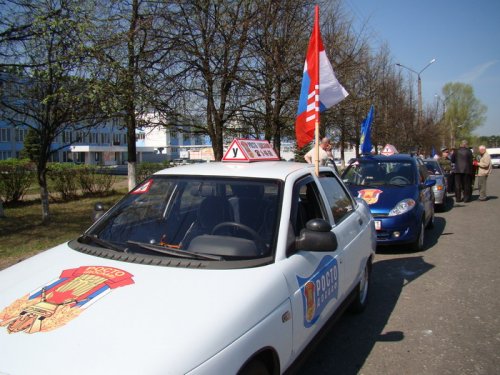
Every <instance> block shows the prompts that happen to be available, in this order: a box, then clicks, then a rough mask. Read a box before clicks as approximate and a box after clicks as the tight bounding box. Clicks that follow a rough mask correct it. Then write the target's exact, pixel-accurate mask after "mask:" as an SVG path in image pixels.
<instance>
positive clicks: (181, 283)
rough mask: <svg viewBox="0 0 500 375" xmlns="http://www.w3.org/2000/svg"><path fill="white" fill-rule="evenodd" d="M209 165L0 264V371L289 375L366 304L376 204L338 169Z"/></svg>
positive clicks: (148, 186) (177, 174)
mask: <svg viewBox="0 0 500 375" xmlns="http://www.w3.org/2000/svg"><path fill="white" fill-rule="evenodd" d="M319 174H320V176H319V177H317V176H316V175H315V173H314V167H313V166H310V165H307V164H303V163H291V162H273V161H267V162H258V163H239V164H238V163H234V162H233V163H205V164H193V165H188V166H181V167H175V168H169V169H165V170H163V171H160V172H157V173H156V174H154V175H153V176H152V177H150V178H147V179H146V180H145V181H144V182H142V183H141V184H139V186H137V187H136V188H135V189H133V190H132V191H131V192H130V193H129V194H127V195H126V196H125V197H124V198H123V199H122V200H120V201H119V202H118V203H117V204H116V205H115V206H114V207H112V208H111V209H110V210H109V211H107V212H106V213H105V214H104V215H103V216H102V217H101V218H100V219H99V220H98V221H96V222H95V223H94V224H93V225H92V226H91V227H90V228H89V229H88V230H87V231H86V232H85V233H84V234H83V235H81V236H80V237H79V238H77V239H75V240H72V241H69V242H68V243H64V244H62V245H60V246H57V247H55V248H53V249H50V250H47V251H45V252H43V253H40V254H39V255H36V256H34V257H32V258H29V259H27V260H25V261H23V262H21V263H18V264H16V265H14V266H12V267H10V268H7V269H5V270H3V271H1V272H0V347H1V348H2V349H1V358H2V359H1V361H0V373H8V374H67V373H71V374H72V375H75V374H106V373H109V374H237V373H239V374H279V373H283V372H284V371H285V370H286V369H287V368H289V367H290V365H291V364H292V363H293V362H294V361H295V359H296V358H297V357H298V356H299V354H300V353H301V352H302V351H303V350H304V348H306V346H307V345H308V343H309V342H310V341H311V340H312V339H313V337H314V336H315V335H316V334H317V333H318V332H319V331H320V330H321V329H322V328H323V327H324V326H325V324H326V323H327V321H329V320H330V318H332V317H333V316H334V315H335V316H337V315H338V314H340V313H341V312H343V311H344V309H345V308H346V307H349V308H350V309H351V310H353V311H362V310H363V309H364V307H365V306H366V303H367V301H368V294H369V291H370V288H369V281H370V274H371V270H372V261H373V257H374V251H375V246H376V241H375V228H374V221H373V218H372V216H371V214H370V210H369V208H368V205H367V204H366V203H365V202H364V201H362V200H357V199H353V198H352V196H351V195H350V194H349V192H348V190H347V189H346V187H345V186H344V185H343V184H342V182H341V181H340V179H339V177H338V176H337V175H336V174H335V173H334V172H333V170H332V169H331V168H328V167H320V172H319Z"/></svg>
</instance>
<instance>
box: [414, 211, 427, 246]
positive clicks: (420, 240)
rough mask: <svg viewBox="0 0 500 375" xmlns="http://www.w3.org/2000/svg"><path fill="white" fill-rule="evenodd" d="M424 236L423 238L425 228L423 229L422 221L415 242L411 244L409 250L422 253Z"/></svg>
mask: <svg viewBox="0 0 500 375" xmlns="http://www.w3.org/2000/svg"><path fill="white" fill-rule="evenodd" d="M424 236H425V228H424V219H423V218H422V221H421V223H420V231H419V233H418V236H417V239H416V240H415V242H413V243H412V244H411V249H412V250H413V251H422V250H423V249H424Z"/></svg>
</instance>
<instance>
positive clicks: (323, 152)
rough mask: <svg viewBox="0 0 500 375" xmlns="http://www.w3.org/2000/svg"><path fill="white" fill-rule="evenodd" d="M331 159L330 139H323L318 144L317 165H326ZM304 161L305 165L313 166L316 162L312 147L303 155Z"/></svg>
mask: <svg viewBox="0 0 500 375" xmlns="http://www.w3.org/2000/svg"><path fill="white" fill-rule="evenodd" d="M330 158H333V156H332V145H331V144H330V138H328V137H324V138H323V139H322V140H321V143H320V144H319V165H326V163H328V160H329V159H330ZM304 159H305V160H306V162H307V163H309V164H313V163H314V162H315V160H316V155H315V152H314V147H313V148H311V149H310V150H309V152H308V153H307V154H305V155H304Z"/></svg>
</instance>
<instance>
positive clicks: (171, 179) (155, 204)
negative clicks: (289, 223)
mask: <svg viewBox="0 0 500 375" xmlns="http://www.w3.org/2000/svg"><path fill="white" fill-rule="evenodd" d="M281 191H282V183H281V182H280V181H276V180H269V179H235V178H222V177H220V178H219V177H213V178H212V177H211V178H206V177H198V176H154V177H152V178H150V179H148V180H146V181H145V182H143V183H142V184H141V185H140V186H139V187H137V188H136V189H134V190H133V191H131V192H130V193H129V194H128V195H127V196H125V198H124V199H122V200H121V201H120V202H119V203H118V204H117V205H116V206H115V207H113V208H112V209H111V210H110V211H109V212H108V213H107V214H106V215H105V216H104V217H103V218H102V220H100V221H99V222H98V223H96V225H95V226H93V227H92V228H91V229H90V231H88V233H87V234H88V235H90V236H93V237H94V238H96V239H97V240H104V241H107V242H110V243H112V244H114V245H117V246H118V247H120V248H124V249H127V251H130V252H133V253H148V254H149V252H151V251H153V252H154V249H153V250H152V249H149V248H148V246H149V247H150V248H151V246H156V247H157V248H159V249H160V250H161V249H162V248H165V249H178V250H182V251H185V252H198V253H211V254H213V253H214V251H215V252H216V253H217V254H218V255H220V256H223V257H226V255H227V259H231V258H253V257H258V256H264V255H269V254H270V253H271V251H272V248H273V246H274V243H275V237H276V234H277V230H278V221H279V220H278V216H279V212H280V211H279V207H280V204H281V194H282V193H281ZM228 237H231V239H228ZM234 238H241V239H242V240H241V241H238V240H235V239H234ZM205 240H206V242H204V241H205ZM248 240H250V241H252V242H253V243H254V244H253V245H252V244H249V242H248ZM240 249H243V250H242V252H241V253H239V250H240ZM245 249H247V250H245Z"/></svg>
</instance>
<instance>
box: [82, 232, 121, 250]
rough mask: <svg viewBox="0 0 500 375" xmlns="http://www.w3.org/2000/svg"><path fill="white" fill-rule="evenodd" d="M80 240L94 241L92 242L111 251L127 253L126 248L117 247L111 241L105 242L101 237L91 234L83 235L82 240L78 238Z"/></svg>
mask: <svg viewBox="0 0 500 375" xmlns="http://www.w3.org/2000/svg"><path fill="white" fill-rule="evenodd" d="M78 239H79V240H84V241H92V242H94V243H95V244H97V245H98V246H100V247H104V248H105V249H111V250H116V251H120V252H122V253H123V252H125V250H127V249H126V248H124V247H121V246H118V245H115V244H114V243H112V242H110V241H106V240H103V239H101V238H99V237H96V236H91V235H90V234H82V235H81V236H80V238H78ZM84 243H86V242H84Z"/></svg>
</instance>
